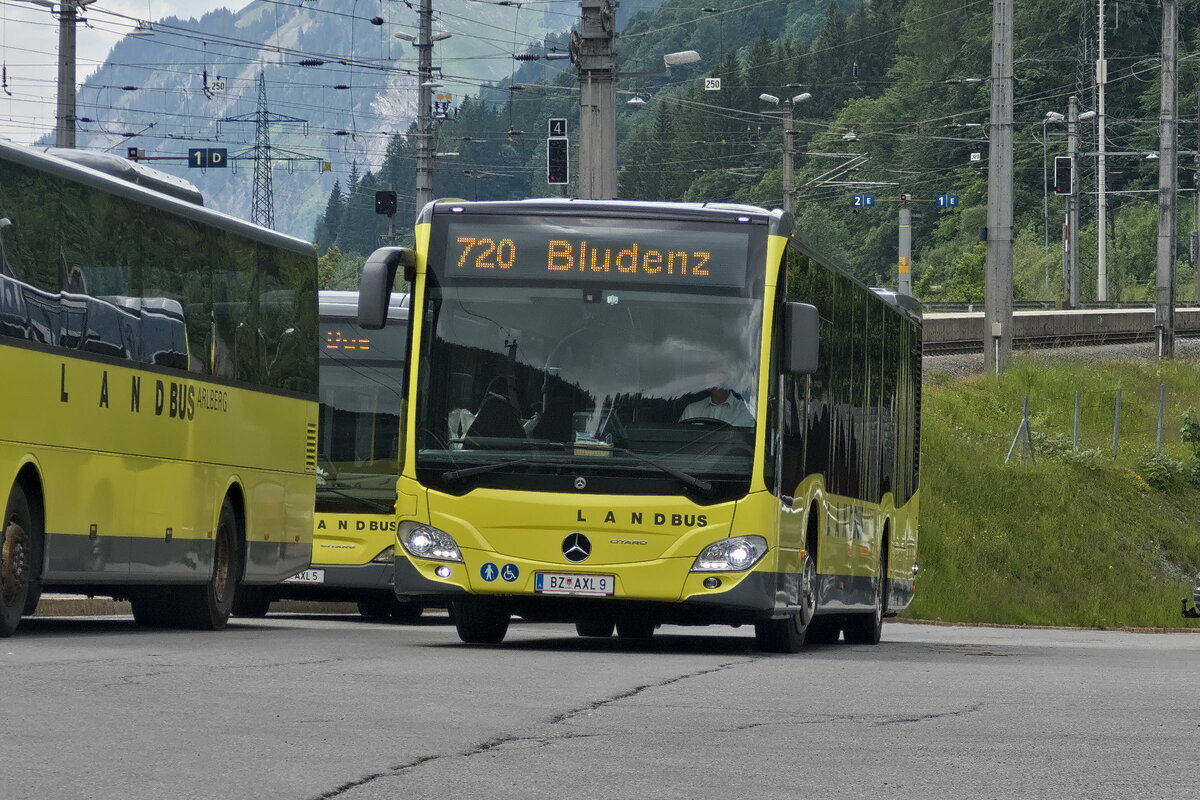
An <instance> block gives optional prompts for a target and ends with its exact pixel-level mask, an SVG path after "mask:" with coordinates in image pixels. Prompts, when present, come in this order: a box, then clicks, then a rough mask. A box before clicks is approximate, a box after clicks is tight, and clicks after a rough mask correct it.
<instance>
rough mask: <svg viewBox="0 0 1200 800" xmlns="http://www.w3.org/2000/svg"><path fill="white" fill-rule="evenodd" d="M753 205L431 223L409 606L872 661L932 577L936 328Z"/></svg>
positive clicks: (452, 213) (418, 319)
mask: <svg viewBox="0 0 1200 800" xmlns="http://www.w3.org/2000/svg"><path fill="white" fill-rule="evenodd" d="M791 228H792V218H791V216H790V215H789V214H787V213H785V212H782V211H768V210H765V209H761V208H756V207H750V206H740V205H717V204H704V205H698V204H667V203H642V202H623V201H580V200H526V201H513V202H472V203H468V202H458V201H453V202H447V201H439V202H436V203H432V204H430V205H429V206H427V207H426V208H425V209H424V210H423V212H422V213H421V215H420V217H419V218H418V221H417V228H416V239H415V241H416V248H415V250H413V251H408V250H402V249H396V248H385V249H382V250H380V251H377V252H376V253H375V254H374V255H373V256H372V257H371V258H370V259H369V260H368V263H367V265H366V268H365V270H364V274H363V279H362V286H361V291H360V305H359V322H360V324H361V325H362V326H363V327H364V328H368V329H374V328H378V327H380V326H382V325H383V324H384V323H385V308H386V299H387V296H388V292H389V291H390V288H391V286H392V283H393V281H394V278H395V273H396V271H397V269H400V268H401V267H403V269H404V270H405V273H406V277H408V279H409V280H410V281H411V282H412V286H413V289H412V292H413V301H412V309H411V311H410V326H411V330H412V333H411V335H410V338H411V340H412V351H411V354H410V357H409V364H410V365H411V367H412V368H411V369H410V371H409V378H408V381H409V382H408V396H409V397H410V398H413V399H414V402H411V403H408V404H407V408H406V417H405V420H406V422H405V426H404V447H403V452H402V454H401V461H402V468H401V471H400V478H399V480H398V492H397V502H396V508H397V514H398V516H399V520H400V524H399V527H398V543H399V545H400V547H399V548H398V549H397V554H396V555H397V557H396V576H395V587H396V592H397V594H398V596H400V597H401V598H411V599H416V600H421V601H424V602H433V601H438V602H446V601H450V602H452V603H453V610H454V615H455V624H456V626H457V628H458V634H459V636H460V638H461V639H462V640H463V641H466V642H473V643H498V642H500V641H502V640H503V638H504V636H505V633H506V631H507V629H508V625H509V621H510V618H511V617H512V616H513V615H518V616H520V617H522V618H524V619H526V620H535V621H536V620H558V621H573V622H574V623H575V624H576V627H577V630H578V632H579V634H580V635H583V636H610V635H612V633H613V631H614V629H615V631H616V633H617V634H618V635H619V636H622V637H631V638H645V637H649V636H651V635H653V633H654V631H655V629H656V628H657V626H659V625H660V624H664V623H670V624H682V625H709V624H728V625H734V626H738V625H753V626H754V630H755V633H756V638H757V642H758V645H759V647H760V648H761V649H763V650H765V651H770V652H795V651H797V650H798V649H800V648H801V647H802V646H803V645H804V644H805V642H814V641H815V642H832V641H835V640H837V639H838V638H839V637H841V636H842V634H843V633H844V635H845V640H846V641H848V642H852V643H868V644H870V643H877V642H878V641H879V637H880V633H881V629H882V623H883V618H884V617H885V616H888V615H891V614H895V613H897V612H899V611H900V610H902V609H903V608H904V607H905V606H906V605H907V604H908V603H909V601H910V599H911V597H912V594H913V590H914V586H915V577H914V576H915V572H916V566H917V562H916V545H917V508H918V505H919V493H918V466H919V465H918V457H917V454H918V449H919V448H918V440H919V432H920V429H919V408H920V393H919V390H920V358H921V324H920V315H919V311H918V309H917V307H916V305H915V304H914V303H912V301H911V300H908V299H907V298H898V297H896V296H895V295H894V294H892V293H886V292H876V291H872V290H871V289H869V288H867V287H866V286H863V285H862V284H860V283H858V282H856V281H855V280H853V279H851V278H850V277H848V275H847V274H846V273H844V272H843V271H840V270H838V269H835V268H833V267H832V266H830V265H829V264H828V263H827V260H826V259H824V258H821V257H819V256H818V255H817V254H815V253H814V252H813V251H812V250H811V249H810V248H808V247H806V246H805V245H803V244H802V243H801V239H800V237H799V236H797V235H793V232H792V230H791Z"/></svg>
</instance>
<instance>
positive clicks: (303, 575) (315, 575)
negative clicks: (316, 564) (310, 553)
mask: <svg viewBox="0 0 1200 800" xmlns="http://www.w3.org/2000/svg"><path fill="white" fill-rule="evenodd" d="M324 582H325V570H323V569H306V570H304V571H303V572H297V573H296V574H295V575H293V576H292V577H290V578H287V579H286V580H284V583H324Z"/></svg>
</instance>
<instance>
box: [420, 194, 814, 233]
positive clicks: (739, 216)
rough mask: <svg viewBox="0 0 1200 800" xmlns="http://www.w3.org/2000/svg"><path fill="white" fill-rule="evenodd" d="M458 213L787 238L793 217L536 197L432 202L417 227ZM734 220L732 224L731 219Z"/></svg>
mask: <svg viewBox="0 0 1200 800" xmlns="http://www.w3.org/2000/svg"><path fill="white" fill-rule="evenodd" d="M455 209H460V210H461V211H460V212H458V213H461V212H470V213H475V214H497V213H505V214H513V213H516V214H550V215H554V214H596V213H599V214H605V213H608V214H613V215H620V216H622V217H631V218H634V219H636V218H639V217H644V218H646V219H664V218H665V219H684V220H688V219H692V220H697V221H706V222H712V221H716V220H720V219H725V220H729V221H737V222H749V223H759V224H764V225H767V226H769V227H770V230H769V232H770V233H771V234H774V235H777V236H787V235H788V234H789V233H791V229H792V215H791V214H789V213H787V212H786V211H782V210H780V209H774V210H768V209H766V208H762V207H760V206H752V205H743V204H739V203H666V202H657V201H650V200H581V199H578V198H574V197H538V198H532V199H528V200H480V201H470V200H435V201H433V202H432V203H430V204H428V205H427V206H425V208H423V209H422V210H421V213H420V214H419V215H418V217H417V224H418V225H420V224H422V223H429V222H430V221H431V220H432V219H433V215H434V214H446V213H456V212H455ZM731 217H732V218H733V219H732V220H731V219H730V218H731Z"/></svg>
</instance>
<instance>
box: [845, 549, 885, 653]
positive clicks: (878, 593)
mask: <svg viewBox="0 0 1200 800" xmlns="http://www.w3.org/2000/svg"><path fill="white" fill-rule="evenodd" d="M887 596H888V580H887V559H886V556H881V557H880V559H879V572H878V573H877V574H876V576H875V607H874V609H872V610H871V611H870V612H868V613H866V614H854V615H853V616H851V617H848V618H847V619H846V622H845V624H844V625H843V626H842V631H843V633H844V634H845V636H846V643H847V644H879V640H880V639H881V638H882V637H883V615H884V614H885V613H887Z"/></svg>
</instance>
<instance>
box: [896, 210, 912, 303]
mask: <svg viewBox="0 0 1200 800" xmlns="http://www.w3.org/2000/svg"><path fill="white" fill-rule="evenodd" d="M900 197H901V200H900V240H899V242H898V245H899V246H898V248H897V249H898V255H899V257H898V258H897V263H898V265H899V266H898V275H899V280H898V282H897V285H896V290H897V291H898V292H899V293H900V294H903V295H911V294H912V209H911V208H909V207H908V201H907V200H905V199H904V198H906V197H908V195H906V194H902V195H900Z"/></svg>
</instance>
